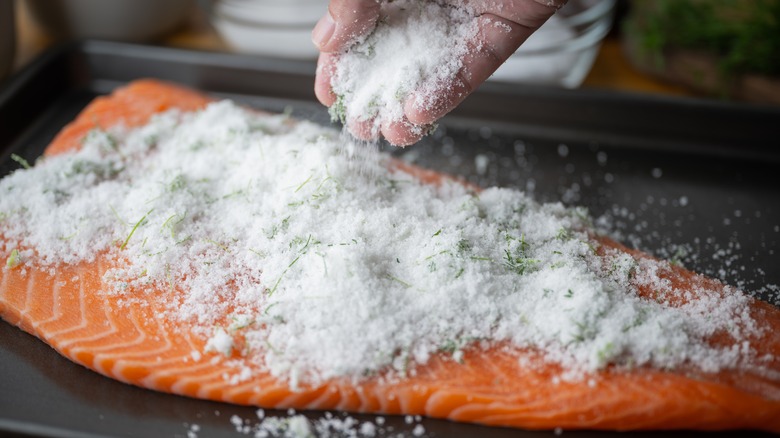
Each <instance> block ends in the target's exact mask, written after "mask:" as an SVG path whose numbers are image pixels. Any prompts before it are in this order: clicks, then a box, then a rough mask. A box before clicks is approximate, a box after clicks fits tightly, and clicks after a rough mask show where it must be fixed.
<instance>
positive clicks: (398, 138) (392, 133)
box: [382, 117, 426, 146]
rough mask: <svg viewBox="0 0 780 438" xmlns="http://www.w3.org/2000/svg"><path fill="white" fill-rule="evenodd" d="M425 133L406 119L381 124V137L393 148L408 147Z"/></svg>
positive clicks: (421, 128)
mask: <svg viewBox="0 0 780 438" xmlns="http://www.w3.org/2000/svg"><path fill="white" fill-rule="evenodd" d="M425 131H426V130H425V129H424V127H422V126H417V125H414V124H413V123H411V122H409V120H408V119H407V118H406V117H404V118H403V119H401V120H388V121H385V122H384V123H382V135H383V136H384V137H385V140H387V141H388V142H389V143H390V144H392V145H394V146H409V145H410V144H414V143H417V142H418V141H419V140H420V139H421V138H422V137H423V135H424V134H425Z"/></svg>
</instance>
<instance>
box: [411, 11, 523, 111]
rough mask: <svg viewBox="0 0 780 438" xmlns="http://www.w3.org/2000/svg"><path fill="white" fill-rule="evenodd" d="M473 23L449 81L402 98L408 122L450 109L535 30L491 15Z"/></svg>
mask: <svg viewBox="0 0 780 438" xmlns="http://www.w3.org/2000/svg"><path fill="white" fill-rule="evenodd" d="M477 26H478V27H477V29H478V30H477V33H476V35H475V37H474V39H473V40H472V41H469V42H468V43H467V47H468V50H467V53H466V55H465V56H464V57H463V67H462V68H461V69H460V71H459V72H458V74H457V75H456V77H455V78H454V79H453V82H452V83H451V84H445V85H444V86H440V87H438V89H436V90H433V91H428V92H426V96H421V95H419V94H415V95H413V96H410V98H408V99H407V100H406V102H405V103H404V111H405V113H406V116H407V117H408V118H409V120H410V121H411V122H412V123H415V124H418V125H424V124H429V123H433V122H434V121H436V120H437V119H439V118H440V117H442V116H443V115H445V114H447V113H448V112H450V111H451V110H452V109H453V108H455V107H456V106H457V105H458V104H459V103H461V102H462V101H463V99H465V98H466V97H467V96H468V95H469V94H471V92H472V91H474V90H475V89H476V88H477V87H478V86H479V85H480V84H482V82H484V81H485V80H486V79H487V78H488V77H490V75H491V74H493V72H494V71H496V69H497V68H498V67H499V66H501V64H503V63H504V61H506V60H507V58H509V57H510V56H511V55H512V53H514V52H515V50H517V48H518V47H519V46H520V44H521V43H522V42H523V41H525V40H526V39H527V38H528V37H529V36H530V35H531V33H533V31H534V30H535V29H534V28H530V27H526V26H522V25H520V24H517V23H515V22H513V21H510V20H507V19H505V18H501V17H499V16H496V15H493V14H483V15H481V16H479V17H478V18H477Z"/></svg>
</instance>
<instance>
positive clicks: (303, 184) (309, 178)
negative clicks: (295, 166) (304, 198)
mask: <svg viewBox="0 0 780 438" xmlns="http://www.w3.org/2000/svg"><path fill="white" fill-rule="evenodd" d="M312 178H314V174H313V173H312V174H311V175H309V177H308V178H306V181H304V182H302V183H301V184H300V185H299V186H298V187H297V188H296V189H295V191H294V192H293V193H298V191H300V190H301V189H302V188H303V187H304V186H305V185H306V184H308V183H309V181H311V179H312Z"/></svg>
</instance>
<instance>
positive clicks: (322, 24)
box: [311, 13, 336, 49]
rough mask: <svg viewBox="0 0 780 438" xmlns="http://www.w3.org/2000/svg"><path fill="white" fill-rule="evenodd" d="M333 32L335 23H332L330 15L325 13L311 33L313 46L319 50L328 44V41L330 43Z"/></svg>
mask: <svg viewBox="0 0 780 438" xmlns="http://www.w3.org/2000/svg"><path fill="white" fill-rule="evenodd" d="M335 30H336V22H335V21H333V18H332V17H331V16H330V13H327V14H325V16H324V17H322V18H320V21H318V22H317V25H316V26H314V30H313V31H312V32H311V41H312V42H313V43H314V45H315V46H317V47H319V48H320V49H321V48H323V47H324V46H325V45H326V44H328V41H330V38H331V37H332V36H333V31H335Z"/></svg>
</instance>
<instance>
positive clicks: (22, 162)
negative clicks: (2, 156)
mask: <svg viewBox="0 0 780 438" xmlns="http://www.w3.org/2000/svg"><path fill="white" fill-rule="evenodd" d="M11 159H12V160H14V161H16V162H17V163H19V165H20V166H22V167H24V168H25V169H29V168H31V167H32V166H30V163H28V162H27V160H25V159H24V158H22V157H20V156H19V155H16V154H11Z"/></svg>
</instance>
